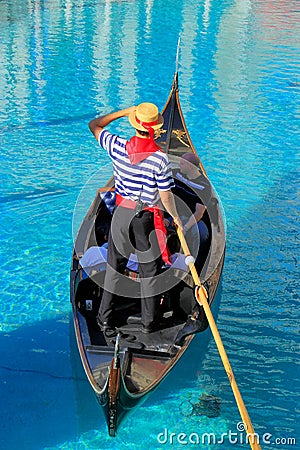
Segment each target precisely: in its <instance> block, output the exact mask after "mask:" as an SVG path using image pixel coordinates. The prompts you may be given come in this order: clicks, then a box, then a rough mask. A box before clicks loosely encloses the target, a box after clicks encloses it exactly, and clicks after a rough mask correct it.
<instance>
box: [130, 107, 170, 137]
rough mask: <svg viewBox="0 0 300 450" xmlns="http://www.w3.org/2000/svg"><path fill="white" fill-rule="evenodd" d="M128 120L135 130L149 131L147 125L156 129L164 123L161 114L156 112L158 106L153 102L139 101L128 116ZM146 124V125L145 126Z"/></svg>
mask: <svg viewBox="0 0 300 450" xmlns="http://www.w3.org/2000/svg"><path fill="white" fill-rule="evenodd" d="M128 120H129V122H130V124H131V125H132V126H133V127H134V128H135V129H136V130H140V131H149V130H148V129H147V128H148V127H151V128H153V130H158V129H159V128H161V127H162V126H163V123H164V119H163V116H162V115H161V114H160V113H159V112H158V108H157V106H156V105H154V103H141V104H140V105H138V106H137V108H136V110H135V111H133V112H132V113H131V114H130V115H129V116H128ZM143 125H144V126H143ZM147 125H148V127H146V126H147Z"/></svg>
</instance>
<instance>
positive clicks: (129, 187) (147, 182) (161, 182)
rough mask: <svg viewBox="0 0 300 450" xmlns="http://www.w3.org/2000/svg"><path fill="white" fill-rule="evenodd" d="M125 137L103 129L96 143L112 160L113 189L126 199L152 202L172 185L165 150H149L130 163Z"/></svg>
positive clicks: (156, 201)
mask: <svg viewBox="0 0 300 450" xmlns="http://www.w3.org/2000/svg"><path fill="white" fill-rule="evenodd" d="M126 142H127V141H126V139H123V138H121V137H119V136H117V135H115V134H111V133H109V132H108V131H107V130H102V132H101V133H100V135H99V144H100V146H101V147H103V148H104V149H105V150H106V151H107V152H108V155H109V156H110V158H111V159H112V162H113V167H114V176H115V189H116V193H118V194H120V195H121V196H122V197H124V198H126V199H129V200H135V201H136V200H138V199H139V196H140V193H141V197H140V199H141V201H142V202H144V203H146V204H147V205H148V206H155V205H156V204H157V203H158V201H159V199H160V197H159V192H158V191H159V190H160V191H168V190H170V189H172V188H173V187H174V186H175V185H174V180H173V176H172V171H171V167H170V163H169V160H168V157H167V155H166V154H164V153H163V152H161V151H157V152H155V153H152V154H151V155H150V156H148V157H147V158H146V159H144V160H143V161H141V162H139V163H137V164H131V163H130V160H129V157H128V154H127V152H126Z"/></svg>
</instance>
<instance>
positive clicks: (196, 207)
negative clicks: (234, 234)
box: [172, 153, 211, 270]
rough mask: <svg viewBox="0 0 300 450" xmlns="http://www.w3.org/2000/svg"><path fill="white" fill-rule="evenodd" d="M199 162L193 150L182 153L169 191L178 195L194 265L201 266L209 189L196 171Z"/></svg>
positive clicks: (207, 236)
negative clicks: (173, 185) (174, 184)
mask: <svg viewBox="0 0 300 450" xmlns="http://www.w3.org/2000/svg"><path fill="white" fill-rule="evenodd" d="M199 163H200V160H199V158H198V156H197V155H196V154H194V153H185V154H184V155H183V156H182V157H181V159H180V172H179V173H177V174H176V175H175V179H176V187H175V188H173V189H172V191H173V193H174V194H175V196H176V197H177V199H178V201H177V202H176V206H177V209H178V211H179V214H180V217H181V220H182V223H183V224H184V227H183V231H184V232H185V233H186V239H187V243H188V245H189V248H190V250H191V253H192V255H193V256H194V257H195V265H196V267H197V269H198V270H201V268H202V267H203V264H204V262H205V260H206V257H207V254H208V250H209V245H210V233H209V229H208V227H207V224H206V223H205V221H204V220H203V219H204V217H205V215H206V214H207V213H206V206H205V205H204V204H203V203H204V202H205V203H207V202H208V201H209V198H210V196H211V189H210V185H209V182H208V180H207V179H206V177H205V176H204V175H203V174H202V172H201V171H200V167H199Z"/></svg>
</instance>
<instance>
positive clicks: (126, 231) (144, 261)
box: [98, 206, 163, 326]
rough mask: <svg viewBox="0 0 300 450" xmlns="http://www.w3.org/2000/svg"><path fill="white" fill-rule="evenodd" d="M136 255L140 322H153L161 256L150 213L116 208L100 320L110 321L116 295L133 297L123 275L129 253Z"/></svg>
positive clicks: (156, 304)
mask: <svg viewBox="0 0 300 450" xmlns="http://www.w3.org/2000/svg"><path fill="white" fill-rule="evenodd" d="M131 253H136V254H137V258H138V266H139V274H140V277H141V279H140V281H141V282H140V287H141V290H140V292H139V294H138V297H140V298H141V313H142V323H143V325H145V326H149V325H152V324H153V323H154V322H155V321H156V320H157V319H158V309H159V301H160V298H161V295H160V293H161V292H162V289H163V287H162V286H160V284H161V280H159V281H157V280H156V278H157V275H159V274H160V273H161V268H162V258H161V255H160V250H159V246H158V242H157V238H156V235H155V228H154V220H153V213H152V212H150V211H142V212H141V213H140V215H139V216H138V217H136V216H135V215H134V210H131V209H128V208H124V207H122V206H119V207H117V208H116V210H115V212H114V214H113V219H112V224H111V229H110V233H109V237H108V253H107V269H106V275H105V280H104V292H103V296H102V301H101V304H100V308H99V313H98V317H99V319H100V321H101V322H108V323H112V322H113V318H114V317H113V316H114V307H115V301H116V297H117V296H123V297H129V298H130V297H132V295H135V294H134V293H133V292H132V287H131V286H132V285H131V284H130V282H129V280H128V278H127V277H126V276H124V275H123V273H124V270H125V268H126V265H127V262H128V259H129V256H130V254H131Z"/></svg>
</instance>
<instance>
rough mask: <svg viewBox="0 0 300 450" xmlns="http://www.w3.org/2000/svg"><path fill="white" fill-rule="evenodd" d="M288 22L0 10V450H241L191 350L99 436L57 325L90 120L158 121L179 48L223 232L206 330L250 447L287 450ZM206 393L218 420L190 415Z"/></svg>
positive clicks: (211, 377)
mask: <svg viewBox="0 0 300 450" xmlns="http://www.w3.org/2000/svg"><path fill="white" fill-rule="evenodd" d="M299 13H300V7H299V2H298V1H296V0H289V1H287V0H277V1H267V0H252V1H251V0H236V1H234V0H232V1H229V0H218V1H217V0H200V1H198V0H197V1H196V0H189V1H187V0H180V1H176V2H175V1H170V0H169V1H168V0H165V1H162V0H144V1H138V0H136V1H125V0H124V1H117V0H106V1H96V0H90V1H86V2H83V1H77V2H75V1H74V2H73V1H72V0H60V1H59V0H56V1H54V0H50V1H34V0H31V1H27V2H19V1H16V0H15V1H13V0H11V1H9V0H2V1H1V2H0V24H1V33H0V55H1V58H0V142H1V167H0V175H1V181H2V182H1V192H0V210H1V237H0V243H1V248H0V256H1V272H0V280H1V293H2V295H1V304H0V318H1V321H0V322H1V325H0V326H1V328H0V331H1V334H0V340H1V363H0V382H1V400H2V401H1V409H0V411H1V412H0V414H1V415H0V417H1V429H2V431H1V434H0V442H1V444H0V447H1V449H2V448H3V449H5V450H16V449H26V450H36V449H44V448H45V449H76V450H77V449H78V450H81V449H99V448H100V449H106V448H110V449H116V450H123V449H130V450H134V449H140V448H144V447H145V446H146V447H147V448H148V449H149V450H154V449H155V450H156V449H163V448H176V449H180V448H182V447H190V448H202V449H220V450H221V449H229V448H249V446H248V445H246V444H245V443H243V442H245V440H243V436H244V434H243V432H242V430H241V429H240V425H238V424H239V422H240V418H239V413H238V410H237V407H236V404H235V401H234V397H233V394H232V392H231V389H230V386H229V383H228V380H227V376H226V374H225V372H224V369H223V367H222V364H221V361H220V358H219V355H218V352H217V349H216V346H215V344H214V342H213V340H212V339H211V340H210V342H209V345H208V348H207V352H206V353H205V354H204V355H202V354H200V353H199V352H198V351H197V348H198V345H200V343H201V339H202V338H201V337H199V338H198V341H195V343H194V347H193V348H192V349H191V352H190V353H189V356H188V357H187V358H186V360H185V364H186V365H185V367H184V366H183V364H182V365H181V366H180V367H178V370H177V371H176V373H174V374H171V376H170V378H168V379H167V380H166V381H165V382H164V383H163V384H162V385H161V387H160V388H159V389H158V390H157V391H156V393H155V394H154V395H153V396H152V397H151V398H150V399H149V400H148V401H147V402H146V403H145V405H144V406H143V407H141V408H140V409H139V410H138V412H137V413H136V414H135V415H132V416H131V417H129V418H128V420H127V421H126V422H125V423H124V426H123V427H122V428H121V429H120V431H119V434H118V436H117V437H116V438H115V439H111V438H109V437H108V436H107V433H106V426H105V423H104V419H103V416H102V412H101V411H100V409H99V407H98V405H97V403H96V400H95V398H94V396H93V393H92V392H91V389H90V387H89V385H88V384H87V382H86V380H85V375H84V373H83V370H82V369H81V365H80V362H79V361H78V357H77V353H76V347H75V345H74V338H73V332H72V323H70V303H69V294H68V291H69V281H68V279H69V266H70V257H71V251H72V239H73V238H72V234H73V231H72V222H73V212H74V210H76V208H75V205H76V202H77V198H78V197H79V198H81V199H82V196H81V197H80V192H81V191H82V189H83V187H84V186H87V187H86V192H87V194H86V206H87V205H88V204H89V202H90V201H91V200H92V198H93V196H94V190H93V189H91V186H90V184H89V183H90V182H89V180H90V178H91V177H92V180H93V182H96V185H101V183H103V182H104V181H105V180H106V178H107V176H108V174H109V173H110V167H109V165H108V163H109V160H108V157H107V156H106V155H104V154H102V153H101V151H100V149H98V147H97V145H96V143H95V142H94V140H93V137H92V136H91V135H90V133H89V132H88V129H87V123H88V121H89V119H91V118H93V117H94V116H95V115H96V114H100V113H105V112H109V111H110V110H114V109H118V108H122V107H127V106H130V105H131V104H137V103H139V102H141V101H145V100H149V101H154V102H156V103H157V104H158V105H159V107H160V108H161V107H162V106H163V105H164V102H165V100H166V98H167V95H168V93H169V89H170V85H171V81H172V77H173V72H174V68H175V53H176V44H177V39H178V36H179V35H180V36H181V51H180V62H179V76H180V91H181V103H182V109H183V112H184V115H185V117H186V122H187V125H188V128H189V130H190V134H191V137H192V140H193V142H194V144H195V146H196V148H197V149H198V152H199V155H200V156H201V158H202V161H203V163H204V165H205V167H206V170H207V172H208V174H209V176H210V178H211V180H212V181H213V183H214V185H215V187H216V189H217V191H218V193H219V195H220V197H221V198H222V202H223V206H224V209H225V211H226V218H227V231H228V241H227V254H226V263H225V268H224V276H223V292H222V300H221V304H220V311H219V316H218V327H219V330H220V333H221V336H222V338H223V341H224V345H225V347H226V349H227V352H228V356H229V359H230V361H231V364H232V366H233V369H234V372H235V376H236V379H237V382H238V385H239V387H240V390H241V392H242V395H243V398H244V401H245V403H246V406H247V408H248V412H249V414H250V416H251V419H252V422H253V425H254V427H255V430H256V431H257V433H259V435H260V436H261V438H263V437H264V439H265V440H266V442H265V443H263V442H262V448H268V449H272V450H274V449H285V448H300V436H299V425H298V424H299V417H297V414H298V413H299V369H297V367H299V366H297V364H298V362H299V205H300V202H299V179H300V177H299V170H298V167H299V91H300V76H299V74H300V72H299V59H300V51H299V38H300V30H299V23H300V14H299ZM113 129H114V130H116V131H118V132H122V133H123V134H124V135H126V136H129V133H130V131H131V130H130V127H129V125H128V124H127V123H126V121H119V122H118V123H116V124H114V127H113ZM99 169H101V170H100V171H99ZM98 171H99V172H98ZM96 172H97V174H96ZM95 174H96V175H95ZM97 177H98V178H97ZM78 203H80V202H78ZM78 208H82V214H83V213H84V208H85V205H82V202H81V203H80V205H78ZM80 217H81V210H80V209H79V210H78V209H77V215H76V214H75V219H74V228H75V229H76V226H78V224H79V222H80ZM203 392H205V393H207V394H213V395H215V396H216V397H218V398H219V399H220V400H221V411H220V414H219V415H218V416H217V417H214V418H209V417H207V416H204V415H197V414H196V413H194V414H191V412H192V409H191V405H192V404H195V403H197V401H198V399H199V397H200V395H201V394H202V393H203ZM297 419H298V420H297ZM205 432H207V433H212V436H215V441H213V439H212V438H211V443H210V444H208V439H206V441H205V443H201V438H202V435H203V433H205ZM171 433H175V434H174V436H173V437H171ZM180 433H185V436H186V437H184V436H181V437H178V436H179V435H180ZM234 433H236V434H235V435H234ZM222 434H223V435H224V434H226V436H225V438H224V442H222V438H221V436H222ZM267 435H268V436H267ZM270 435H271V437H270ZM197 436H198V437H199V438H200V443H197V442H196V441H197ZM230 436H231V437H230ZM294 440H297V442H296V444H294V442H295V441H294ZM184 441H185V442H186V444H184V443H182V442H184ZM291 444H294V445H291Z"/></svg>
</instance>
